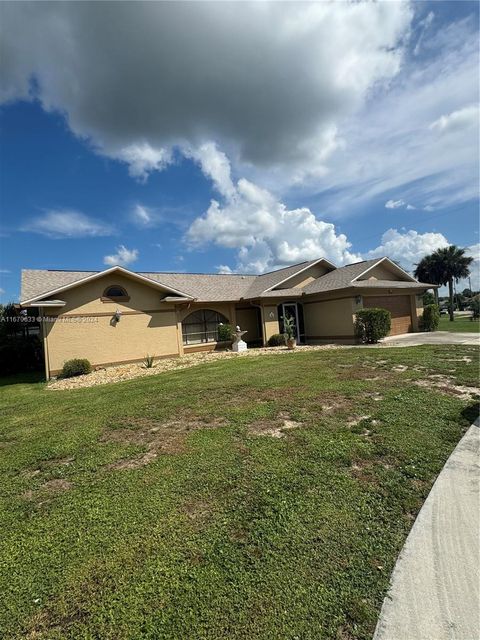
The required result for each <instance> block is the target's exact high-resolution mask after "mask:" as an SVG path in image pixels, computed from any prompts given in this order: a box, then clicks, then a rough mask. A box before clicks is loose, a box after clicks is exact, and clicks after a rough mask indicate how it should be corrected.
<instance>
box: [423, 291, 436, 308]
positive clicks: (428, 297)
mask: <svg viewBox="0 0 480 640" xmlns="http://www.w3.org/2000/svg"><path fill="white" fill-rule="evenodd" d="M427 304H435V296H434V295H433V293H432V292H431V291H427V292H425V293H424V294H423V306H424V307H426V306H427Z"/></svg>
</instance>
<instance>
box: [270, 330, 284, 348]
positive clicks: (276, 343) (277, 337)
mask: <svg viewBox="0 0 480 640" xmlns="http://www.w3.org/2000/svg"><path fill="white" fill-rule="evenodd" d="M267 344H268V346H269V347H283V346H285V334H283V333H274V334H273V336H270V338H269V339H268V342H267Z"/></svg>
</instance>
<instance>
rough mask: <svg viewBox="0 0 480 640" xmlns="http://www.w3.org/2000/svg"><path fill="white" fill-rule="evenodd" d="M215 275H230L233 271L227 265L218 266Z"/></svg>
mask: <svg viewBox="0 0 480 640" xmlns="http://www.w3.org/2000/svg"><path fill="white" fill-rule="evenodd" d="M216 269H217V273H222V274H226V275H230V274H232V273H233V270H232V269H231V267H229V266H228V264H219V265H218V266H217V267H216Z"/></svg>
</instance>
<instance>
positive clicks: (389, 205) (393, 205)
mask: <svg viewBox="0 0 480 640" xmlns="http://www.w3.org/2000/svg"><path fill="white" fill-rule="evenodd" d="M405 204H406V203H405V202H404V201H403V200H388V201H387V202H386V203H385V208H386V209H398V208H399V207H404V206H405Z"/></svg>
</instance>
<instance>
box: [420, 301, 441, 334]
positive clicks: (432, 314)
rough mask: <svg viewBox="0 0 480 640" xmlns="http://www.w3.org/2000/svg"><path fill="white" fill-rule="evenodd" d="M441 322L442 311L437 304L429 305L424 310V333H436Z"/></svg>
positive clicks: (422, 326) (422, 324)
mask: <svg viewBox="0 0 480 640" xmlns="http://www.w3.org/2000/svg"><path fill="white" fill-rule="evenodd" d="M439 322H440V310H439V308H438V306H437V305H436V304H427V305H426V306H425V307H424V308H423V315H422V323H421V328H422V331H436V330H437V329H438V323H439Z"/></svg>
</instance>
